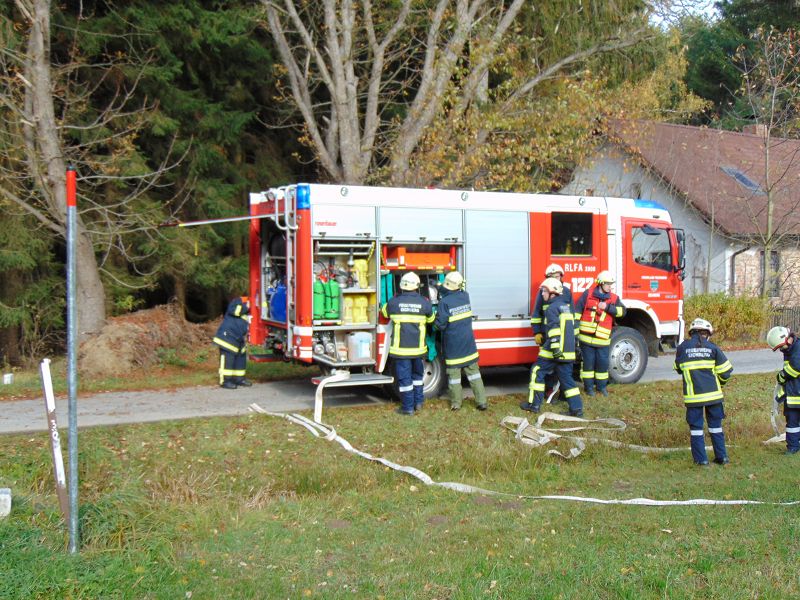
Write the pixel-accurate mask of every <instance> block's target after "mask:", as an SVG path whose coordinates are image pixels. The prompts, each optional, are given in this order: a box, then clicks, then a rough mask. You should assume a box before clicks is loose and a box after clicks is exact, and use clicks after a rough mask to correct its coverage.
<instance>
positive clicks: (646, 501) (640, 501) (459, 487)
mask: <svg viewBox="0 0 800 600" xmlns="http://www.w3.org/2000/svg"><path fill="white" fill-rule="evenodd" d="M249 408H250V410H252V411H253V412H257V413H260V414H262V415H268V416H270V417H280V418H282V419H287V420H288V421H291V422H292V423H295V424H297V425H302V426H303V427H305V428H306V429H308V430H309V431H311V433H312V434H313V435H314V436H315V437H323V438H325V439H326V440H328V441H334V442H337V443H338V444H339V445H341V446H342V447H343V448H344V449H345V450H347V451H348V452H352V453H353V454H357V455H358V456H360V457H362V458H365V459H367V460H370V461H373V462H378V463H381V464H382V465H385V466H387V467H389V468H390V469H393V470H395V471H402V472H403V473H408V474H409V475H411V476H412V477H416V478H417V479H419V480H420V481H421V482H422V483H424V484H425V485H429V486H436V487H442V488H445V489H448V490H453V491H456V492H461V493H464V494H483V495H485V496H498V497H503V498H517V499H521V500H522V499H524V500H568V501H572V502H588V503H592V504H623V505H639V506H692V505H742V504H761V505H770V506H794V505H796V504H800V500H795V501H791V502H763V501H761V500H709V499H706V498H694V499H692V500H651V499H650V498H631V499H629V500H603V499H601V498H584V497H582V496H530V495H526V494H510V493H508V492H496V491H494V490H487V489H484V488H479V487H475V486H472V485H467V484H465V483H458V482H453V481H434V480H433V479H432V478H431V477H430V475H428V474H427V473H425V472H423V471H420V470H419V469H416V468H414V467H408V466H405V465H399V464H397V463H394V462H392V461H390V460H387V459H385V458H381V457H376V456H372V455H371V454H369V453H367V452H363V451H361V450H358V449H357V448H354V447H353V446H352V445H351V444H350V442H348V441H347V440H346V439H344V438H343V437H341V436H340V435H338V434H337V433H336V430H335V429H334V428H333V427H329V426H327V425H324V424H322V423H315V422H314V421H312V420H311V419H308V418H306V417H304V416H302V415H298V414H283V413H274V412H270V411H267V410H264V409H263V408H261V407H260V406H259V405H258V404H255V403H254V404H251V405H250V407H249ZM574 418H575V417H572V419H574ZM615 420H616V419H615Z"/></svg>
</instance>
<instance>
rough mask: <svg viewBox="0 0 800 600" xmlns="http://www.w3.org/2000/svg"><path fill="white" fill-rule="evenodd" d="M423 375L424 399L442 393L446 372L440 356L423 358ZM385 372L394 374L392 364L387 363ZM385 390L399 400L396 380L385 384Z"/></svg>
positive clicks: (445, 386) (445, 384)
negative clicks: (429, 359) (430, 358)
mask: <svg viewBox="0 0 800 600" xmlns="http://www.w3.org/2000/svg"><path fill="white" fill-rule="evenodd" d="M423 362H424V367H425V375H424V376H423V378H422V391H423V393H424V394H425V399H426V400H430V399H431V398H438V397H439V396H441V395H442V394H444V392H445V390H446V389H447V373H446V372H445V368H444V361H443V360H442V358H441V356H437V357H436V358H435V359H433V361H428V360H425V361H423ZM385 373H391V374H392V375H394V365H393V364H391V362H390V363H389V365H387V370H386V371H385ZM386 388H387V392H388V393H389V396H390V397H391V398H392V399H393V400H397V401H399V400H400V392H399V391H397V380H396V379H395V381H394V383H392V384H391V385H387V386H386Z"/></svg>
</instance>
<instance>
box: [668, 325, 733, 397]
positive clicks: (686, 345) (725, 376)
mask: <svg viewBox="0 0 800 600" xmlns="http://www.w3.org/2000/svg"><path fill="white" fill-rule="evenodd" d="M675 370H676V371H677V372H678V373H681V374H682V375H683V401H684V403H686V405H687V406H705V405H707V404H717V403H718V402H722V386H723V385H725V384H726V383H727V382H728V380H729V379H730V377H731V374H732V373H733V366H732V365H731V363H730V361H729V360H728V359H727V358H726V357H725V353H724V352H723V351H722V350H720V349H719V348H718V347H717V345H716V344H714V343H712V342H709V341H708V340H707V339H706V340H704V339H702V338H701V337H700V334H699V333H695V334H694V335H693V336H692V337H691V338H689V339H688V340H685V341H683V342H682V343H681V344H680V345H679V346H678V349H677V350H676V352H675Z"/></svg>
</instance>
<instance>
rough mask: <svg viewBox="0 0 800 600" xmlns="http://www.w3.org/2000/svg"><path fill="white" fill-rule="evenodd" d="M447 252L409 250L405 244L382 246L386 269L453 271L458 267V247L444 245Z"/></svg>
mask: <svg viewBox="0 0 800 600" xmlns="http://www.w3.org/2000/svg"><path fill="white" fill-rule="evenodd" d="M442 249H443V250H447V251H446V252H407V251H406V247H405V246H394V247H393V248H389V247H387V246H383V247H382V248H381V253H382V262H383V266H384V267H385V268H386V269H390V270H392V269H418V270H422V271H452V270H453V269H455V268H456V247H455V246H450V247H449V248H447V247H446V246H443V247H442Z"/></svg>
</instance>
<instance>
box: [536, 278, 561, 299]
mask: <svg viewBox="0 0 800 600" xmlns="http://www.w3.org/2000/svg"><path fill="white" fill-rule="evenodd" d="M539 287H540V288H543V289H545V290H547V291H548V292H550V293H551V294H557V295H561V292H563V291H564V285H563V284H562V283H561V282H560V281H559V280H558V279H556V278H555V277H548V278H547V279H545V280H544V281H543V282H542V285H540V286H539Z"/></svg>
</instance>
